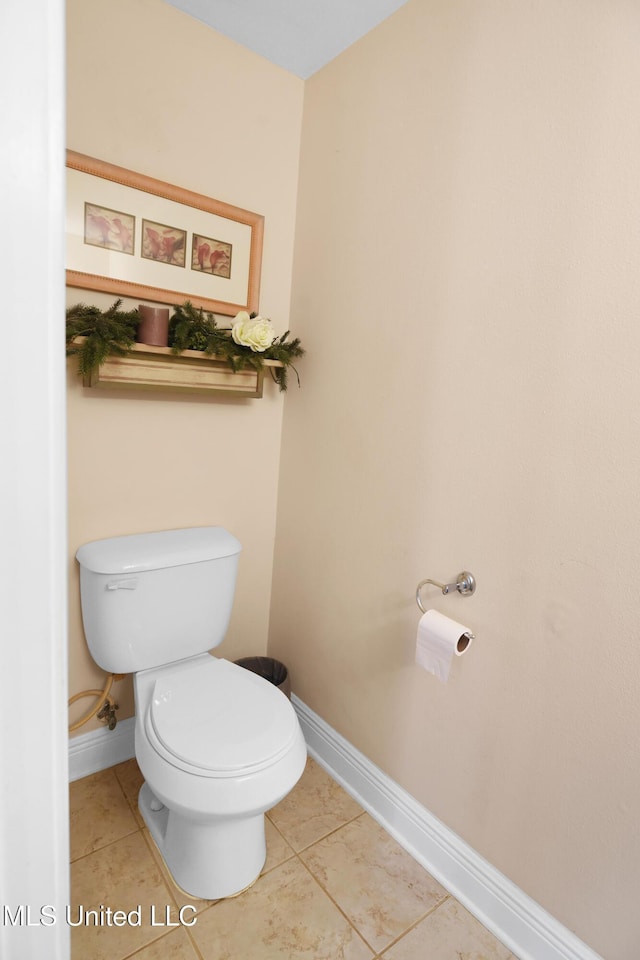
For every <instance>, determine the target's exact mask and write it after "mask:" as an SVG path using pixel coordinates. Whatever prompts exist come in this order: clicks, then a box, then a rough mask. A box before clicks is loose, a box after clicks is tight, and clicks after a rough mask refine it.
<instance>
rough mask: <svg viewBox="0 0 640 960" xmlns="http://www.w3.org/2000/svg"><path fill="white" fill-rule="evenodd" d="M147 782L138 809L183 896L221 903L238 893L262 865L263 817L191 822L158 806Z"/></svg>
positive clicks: (142, 790)
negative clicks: (187, 895) (186, 894)
mask: <svg viewBox="0 0 640 960" xmlns="http://www.w3.org/2000/svg"><path fill="white" fill-rule="evenodd" d="M158 805H159V803H158V801H157V799H156V797H155V796H154V794H153V792H152V791H151V788H150V787H149V785H148V784H147V783H144V784H143V785H142V788H141V790H140V793H139V795H138V808H139V810H140V813H141V815H142V818H143V820H144V822H145V823H146V825H147V827H148V828H149V832H150V833H151V836H152V837H153V839H154V840H155V842H156V845H157V847H158V850H159V851H160V853H161V854H162V857H163V858H164V861H165V863H166V865H167V868H168V870H169V872H170V873H171V876H172V877H173V879H174V880H175V882H176V884H177V885H178V886H179V887H181V888H182V890H183V891H184V892H185V893H188V894H189V895H190V896H192V897H198V898H199V899H201V900H221V899H222V898H224V897H233V896H236V895H237V894H238V893H242V891H243V890H246V889H247V887H250V886H251V884H252V883H254V882H255V881H256V880H257V878H258V876H259V875H260V871H261V870H262V868H263V866H264V861H265V858H266V844H265V836H264V814H263V813H260V814H258V815H257V816H251V817H247V818H245V819H223V818H220V819H215V820H213V819H208V820H204V821H202V820H195V819H194V820H191V819H189V818H187V817H184V816H183V815H181V814H179V813H176V811H175V810H169V808H168V807H165V806H162V805H160V809H159V810H155V809H153V807H156V806H158Z"/></svg>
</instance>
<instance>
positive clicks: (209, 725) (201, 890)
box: [135, 654, 306, 900]
mask: <svg viewBox="0 0 640 960" xmlns="http://www.w3.org/2000/svg"><path fill="white" fill-rule="evenodd" d="M135 693H136V712H137V718H136V733H135V737H136V758H137V761H138V765H139V766H140V769H141V771H142V774H143V776H144V778H145V785H144V786H143V787H142V790H141V792H140V797H139V808H140V812H141V814H142V817H143V819H144V821H145V823H146V824H147V826H148V828H149V831H150V833H151V835H152V837H153V839H154V840H155V842H156V845H157V847H158V849H159V850H160V852H161V854H162V856H163V858H164V860H165V863H166V864H167V867H168V869H169V871H170V873H171V875H172V876H173V878H174V880H175V882H176V883H177V884H178V886H179V887H181V888H182V889H183V890H184V891H185V892H186V893H189V894H191V895H193V896H197V897H200V898H202V899H204V900H216V899H220V898H222V897H229V896H233V895H234V894H236V893H239V892H240V891H242V890H244V889H245V888H246V887H248V886H249V885H250V884H251V883H253V881H254V880H255V879H256V877H257V876H258V875H259V873H260V871H261V869H262V867H263V865H264V860H265V856H266V847H265V838H264V813H265V811H266V810H269V809H270V808H271V807H273V806H275V805H276V804H277V803H279V802H280V800H282V799H283V797H285V796H286V795H287V794H288V793H289V791H290V790H291V789H292V787H293V786H294V785H295V784H296V782H297V781H298V779H299V777H300V775H301V774H302V771H303V770H304V766H305V762H306V746H305V743H304V738H303V736H302V731H301V729H300V724H299V723H298V719H297V717H296V714H295V711H294V710H293V708H292V707H291V704H290V703H289V701H288V699H287V698H286V696H285V695H284V694H283V693H281V692H280V691H279V690H278V689H277V688H276V687H274V686H273V685H272V684H271V683H269V682H268V681H267V680H264V679H263V678H262V677H258V676H256V675H255V674H252V673H249V672H248V671H246V670H243V669H242V667H238V666H236V664H233V663H229V662H228V661H226V660H221V659H215V658H214V657H211V656H209V655H208V654H205V655H204V656H200V657H196V658H193V659H192V660H188V661H183V662H181V663H178V664H171V665H169V666H168V667H163V668H159V669H152V670H146V671H142V672H140V673H138V674H136V677H135Z"/></svg>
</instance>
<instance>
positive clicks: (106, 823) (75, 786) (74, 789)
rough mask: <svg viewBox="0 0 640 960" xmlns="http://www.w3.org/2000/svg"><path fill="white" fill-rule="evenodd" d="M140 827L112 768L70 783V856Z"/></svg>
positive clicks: (76, 855)
mask: <svg viewBox="0 0 640 960" xmlns="http://www.w3.org/2000/svg"><path fill="white" fill-rule="evenodd" d="M137 829H138V823H137V821H136V819H135V817H134V816H133V813H132V812H131V808H130V807H129V804H128V803H127V800H126V798H125V797H124V795H123V793H122V790H121V788H120V784H119V783H118V780H117V779H116V776H115V774H114V773H113V770H112V769H110V770H103V771H101V772H100V773H94V774H93V776H91V777H85V778H84V779H83V780H76V781H75V783H72V784H70V786H69V830H70V845H71V859H72V860H76V859H77V858H78V857H82V856H84V855H85V854H87V853H92V852H93V851H94V850H98V849H100V847H104V846H106V845H107V844H109V843H113V841H114V840H119V839H120V838H121V837H125V836H127V834H130V833H133V831H135V830H137Z"/></svg>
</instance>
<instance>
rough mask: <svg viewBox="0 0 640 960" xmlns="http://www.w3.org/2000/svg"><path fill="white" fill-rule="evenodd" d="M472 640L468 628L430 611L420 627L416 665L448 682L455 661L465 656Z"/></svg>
mask: <svg viewBox="0 0 640 960" xmlns="http://www.w3.org/2000/svg"><path fill="white" fill-rule="evenodd" d="M473 639H474V636H473V634H472V632H471V631H470V630H469V627H465V626H463V624H461V623H457V622H456V621H455V620H450V619H449V617H445V616H444V615H443V614H442V613H438V611H437V610H427V612H426V613H425V614H423V616H422V617H421V618H420V622H419V624H418V636H417V639H416V664H417V665H418V666H419V667H423V669H424V670H428V671H429V673H432V674H433V675H434V676H435V677H437V678H438V680H442V681H443V682H444V683H446V681H447V680H448V679H449V671H450V669H451V663H452V661H453V658H454V657H461V656H462V655H463V653H466V652H467V650H468V649H469V647H470V646H471V641H472V640H473Z"/></svg>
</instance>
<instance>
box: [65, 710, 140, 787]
mask: <svg viewBox="0 0 640 960" xmlns="http://www.w3.org/2000/svg"><path fill="white" fill-rule="evenodd" d="M135 729H136V720H135V717H131V718H130V719H129V720H120V722H119V723H118V725H117V726H116V728H115V730H109V729H108V728H107V727H104V728H103V729H101V730H92V731H91V732H90V733H83V734H81V735H80V736H79V737H73V739H71V740H69V780H70V781H74V780H80V779H81V778H82V777H88V776H89V774H91V773H97V772H98V771H99V770H106V769H107V767H114V766H115V765H116V764H117V763H122V762H123V761H124V760H130V759H131V757H134V756H135V744H134V734H135Z"/></svg>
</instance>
